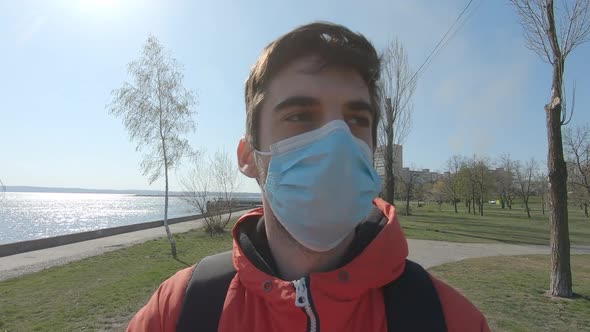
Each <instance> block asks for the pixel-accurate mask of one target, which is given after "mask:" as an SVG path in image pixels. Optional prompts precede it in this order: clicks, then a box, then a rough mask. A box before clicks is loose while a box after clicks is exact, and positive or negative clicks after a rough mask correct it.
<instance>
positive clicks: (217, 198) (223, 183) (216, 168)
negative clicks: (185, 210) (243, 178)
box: [180, 151, 240, 236]
mask: <svg viewBox="0 0 590 332" xmlns="http://www.w3.org/2000/svg"><path fill="white" fill-rule="evenodd" d="M232 160H233V159H232V158H230V157H229V155H228V154H227V153H226V152H225V151H217V152H216V153H215V155H214V156H213V157H212V158H211V159H210V160H209V163H208V165H205V167H200V166H199V165H198V164H197V166H195V168H193V169H191V170H190V172H189V174H188V176H185V177H183V178H182V179H181V180H180V183H181V187H182V190H183V195H182V197H181V199H182V200H184V201H185V202H187V203H188V204H189V205H191V206H192V207H194V208H195V209H196V210H197V211H198V212H199V213H200V214H202V215H203V219H204V220H205V228H206V231H207V233H209V235H211V236H213V235H214V234H221V233H223V232H224V231H225V227H226V226H227V224H228V223H229V221H230V220H231V215H232V211H233V210H234V209H235V207H236V200H235V197H234V195H235V193H236V191H237V190H238V187H239V186H240V181H239V180H240V177H239V173H238V167H237V165H235V164H234V163H233V161H232Z"/></svg>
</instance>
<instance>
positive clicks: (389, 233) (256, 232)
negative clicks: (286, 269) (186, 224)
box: [232, 199, 408, 305]
mask: <svg viewBox="0 0 590 332" xmlns="http://www.w3.org/2000/svg"><path fill="white" fill-rule="evenodd" d="M373 204H374V205H375V207H376V209H374V210H375V211H376V212H373V213H372V214H373V215H370V216H369V217H368V218H367V220H368V221H366V222H364V223H362V224H361V225H359V227H357V230H356V235H355V238H354V241H353V243H352V245H351V246H350V247H349V250H348V251H347V253H346V254H345V257H344V259H343V261H342V262H341V264H340V267H339V268H337V269H335V270H333V271H330V272H321V273H312V274H311V275H310V276H309V280H310V284H312V285H313V286H311V287H313V289H314V292H321V293H322V294H323V295H325V296H327V297H329V298H333V299H334V300H352V299H355V298H357V297H359V296H360V295H362V294H364V293H366V292H367V291H368V290H370V289H375V288H381V287H382V286H384V285H386V284H387V283H389V282H391V281H393V280H395V279H396V278H397V277H399V275H401V273H403V271H404V268H405V259H406V257H407V255H408V247H407V242H406V239H405V237H404V235H403V232H402V230H401V227H400V225H399V222H398V219H397V215H396V212H395V208H394V207H393V206H391V205H389V204H387V203H386V202H385V201H383V200H381V199H375V200H374V201H373ZM263 215H264V211H263V209H262V208H260V209H256V210H253V211H251V212H249V213H248V214H246V215H244V216H243V217H242V218H240V220H239V221H238V222H237V223H236V225H235V226H234V228H233V231H232V232H233V236H234V245H233V247H234V249H233V260H234V265H235V267H236V270H237V272H238V276H239V278H240V281H241V282H242V284H243V285H244V286H245V287H246V288H247V289H248V290H249V291H252V292H254V293H258V294H259V295H261V296H265V297H267V298H269V299H270V300H271V301H276V303H281V302H284V301H285V300H287V299H289V300H292V299H294V297H295V294H294V288H293V285H292V283H291V282H290V281H284V280H281V279H280V278H278V275H277V273H276V271H277V269H276V264H275V262H274V260H273V258H272V254H271V252H270V248H269V246H268V241H267V239H266V233H265V228H264V219H263ZM287 302H288V303H289V304H291V305H292V302H291V301H287Z"/></svg>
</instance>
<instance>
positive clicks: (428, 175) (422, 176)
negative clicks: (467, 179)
mask: <svg viewBox="0 0 590 332" xmlns="http://www.w3.org/2000/svg"><path fill="white" fill-rule="evenodd" d="M401 175H402V176H403V177H404V178H405V179H408V178H409V177H410V175H411V176H414V183H416V184H425V183H433V182H435V181H437V180H439V179H441V178H442V176H443V175H442V174H440V173H437V172H431V171H430V169H428V168H425V169H423V170H410V168H409V167H404V168H402V171H401Z"/></svg>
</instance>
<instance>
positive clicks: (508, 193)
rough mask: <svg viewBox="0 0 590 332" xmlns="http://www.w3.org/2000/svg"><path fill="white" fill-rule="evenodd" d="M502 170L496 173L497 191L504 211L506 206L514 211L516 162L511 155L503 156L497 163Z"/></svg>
mask: <svg viewBox="0 0 590 332" xmlns="http://www.w3.org/2000/svg"><path fill="white" fill-rule="evenodd" d="M497 165H498V167H499V168H500V169H501V170H498V171H497V172H496V189H497V191H498V194H499V196H500V204H501V205H502V209H504V208H505V207H506V206H507V207H508V209H509V210H512V201H513V200H514V196H515V195H516V193H515V190H514V189H515V187H514V161H513V160H512V158H511V157H510V155H509V154H502V155H501V156H500V158H499V160H498V162H497Z"/></svg>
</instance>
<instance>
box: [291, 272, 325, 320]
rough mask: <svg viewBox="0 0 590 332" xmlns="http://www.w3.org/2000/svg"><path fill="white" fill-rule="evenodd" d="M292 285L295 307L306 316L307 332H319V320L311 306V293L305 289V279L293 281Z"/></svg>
mask: <svg viewBox="0 0 590 332" xmlns="http://www.w3.org/2000/svg"><path fill="white" fill-rule="evenodd" d="M293 285H294V286H295V305H296V306H297V307H299V308H301V309H302V310H303V312H305V314H306V315H307V331H308V332H319V331H320V328H319V324H318V321H319V319H318V315H317V313H316V311H315V308H314V307H313V304H312V299H311V291H310V290H309V288H308V287H307V285H308V279H307V277H303V278H301V279H299V280H295V281H293Z"/></svg>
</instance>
